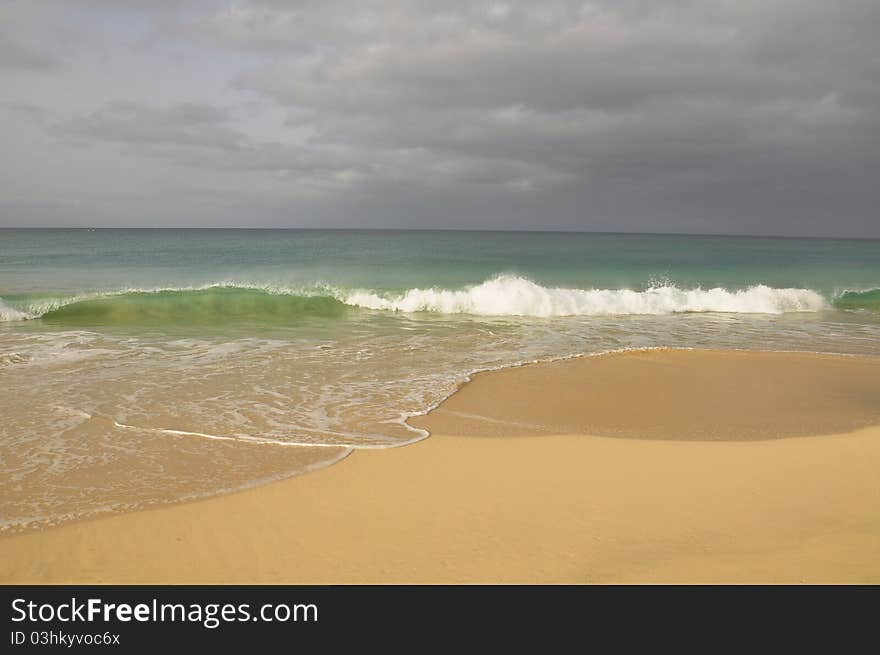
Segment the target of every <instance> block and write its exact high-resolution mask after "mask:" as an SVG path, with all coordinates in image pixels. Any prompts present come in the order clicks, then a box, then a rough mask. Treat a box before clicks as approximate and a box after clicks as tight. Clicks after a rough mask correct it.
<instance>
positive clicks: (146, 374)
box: [0, 229, 880, 531]
mask: <svg viewBox="0 0 880 655" xmlns="http://www.w3.org/2000/svg"><path fill="white" fill-rule="evenodd" d="M657 347H687V348H736V349H761V350H798V351H811V352H834V353H851V354H872V355H877V354H880V241H878V240H843V239H794V238H791V239H790V238H758V237H716V236H679V235H639V234H588V233H549V232H548V233H543V232H449V231H357V230H223V229H217V230H186V229H155V230H153V229H95V230H92V229H46V230H37V229H34V230H29V229H0V416H2V419H0V421H2V422H0V473H2V475H0V531H18V530H22V529H29V528H35V527H39V526H43V525H49V524H55V523H58V522H62V521H66V520H72V519H76V518H82V517H86V516H94V515H97V514H101V513H106V512H114V511H122V510H126V509H134V508H141V507H148V506H151V505H156V504H162V503H168V502H176V501H181V500H186V499H191V498H198V497H204V496H210V495H215V494H219V493H224V492H228V491H233V490H236V489H241V488H245V487H248V486H252V485H256V484H262V483H264V482H267V481H270V480H277V479H282V478H285V477H289V476H291V475H296V474H299V473H303V472H306V471H309V470H313V469H315V468H320V467H322V466H326V465H329V464H332V463H334V462H337V461H339V460H340V459H342V458H344V457H345V456H347V455H349V454H350V453H351V452H353V451H355V450H357V449H363V448H386V447H392V446H398V445H402V444H406V443H410V442H413V441H415V440H418V439H422V438H425V437H426V436H427V435H426V434H425V433H424V432H423V431H420V430H417V429H415V428H412V427H410V426H409V425H407V423H406V419H407V418H408V417H410V416H413V415H417V414H421V413H424V412H426V411H428V410H429V409H430V408H432V407H434V406H435V405H436V404H437V403H439V402H441V401H442V400H443V399H444V398H446V397H448V396H449V394H451V393H453V392H454V391H455V389H456V388H457V387H458V386H459V385H460V384H461V383H462V382H464V381H466V380H467V379H468V377H469V376H470V375H471V374H473V373H474V372H476V371H480V370H487V369H496V368H502V367H507V366H513V365H517V364H521V363H524V362H530V361H538V360H549V359H554V358H563V357H570V356H575V355H588V354H600V353H603V352H608V351H616V350H621V349H632V348H657ZM633 409H634V411H637V409H638V408H633Z"/></svg>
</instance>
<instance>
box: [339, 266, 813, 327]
mask: <svg viewBox="0 0 880 655" xmlns="http://www.w3.org/2000/svg"><path fill="white" fill-rule="evenodd" d="M342 300H343V302H345V303H346V304H348V305H354V306H357V307H364V308H368V309H379V310H392V311H400V312H437V313H442V314H475V315H478V316H535V317H553V316H602V315H612V314H618V315H620V314H672V313H678V312H728V313H743V314H781V313H784V312H817V311H820V310H822V309H824V308H825V307H826V306H827V303H826V302H825V299H824V298H823V297H822V296H821V295H820V294H819V293H817V292H816V291H813V290H812V289H775V288H771V287H768V286H765V285H763V284H758V285H755V286H751V287H749V288H747V289H742V290H737V291H731V290H728V289H723V288H720V287H717V288H713V289H702V288H693V289H681V288H679V287H677V286H674V285H664V286H657V287H652V288H650V289H646V290H644V291H632V290H630V289H567V288H551V287H544V286H541V285H540V284H537V283H535V282H533V281H531V280H528V279H526V278H522V277H517V276H512V275H503V276H499V277H496V278H493V279H490V280H486V281H485V282H482V283H481V284H477V285H474V286H471V287H467V288H465V289H461V290H447V289H409V290H407V291H406V292H404V293H402V294H398V295H380V294H378V293H376V292H374V291H369V290H363V291H355V292H351V293H349V294H348V295H346V296H345V297H344V298H343V299H342Z"/></svg>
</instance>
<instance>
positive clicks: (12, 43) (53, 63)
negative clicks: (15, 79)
mask: <svg viewBox="0 0 880 655" xmlns="http://www.w3.org/2000/svg"><path fill="white" fill-rule="evenodd" d="M59 65H60V62H59V61H58V59H57V58H56V57H55V56H54V55H51V54H49V53H47V52H43V51H41V50H40V49H38V48H35V47H33V46H30V45H26V44H24V43H21V42H18V41H16V40H15V39H13V38H11V37H9V36H6V35H4V34H0V69H3V68H6V69H24V70H34V71H46V70H52V69H54V68H57V67H58V66H59Z"/></svg>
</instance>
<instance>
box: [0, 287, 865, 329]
mask: <svg viewBox="0 0 880 655" xmlns="http://www.w3.org/2000/svg"><path fill="white" fill-rule="evenodd" d="M829 308H836V309H843V310H849V309H880V289H872V290H868V291H845V292H843V293H841V294H839V295H837V296H836V297H835V298H833V299H832V300H831V301H830V302H829V301H828V300H826V298H825V297H824V296H823V295H822V294H821V293H819V292H818V291H815V290H813V289H804V288H775V287H770V286H767V285H764V284H756V285H752V286H749V287H746V288H742V289H726V288H723V287H712V288H703V287H681V286H678V285H675V284H672V283H666V284H659V285H652V286H649V287H648V288H645V289H641V290H637V289H582V288H574V287H552V286H544V285H541V284H539V283H537V282H535V281H533V280H530V279H528V278H525V277H521V276H517V275H498V276H495V277H492V278H489V279H487V280H484V281H482V282H480V283H478V284H473V285H469V286H465V287H463V288H458V289H446V288H440V287H425V288H421V287H414V288H409V289H404V290H401V291H387V290H377V289H340V288H334V287H329V286H321V285H315V286H312V287H301V288H292V287H277V286H271V285H265V286H260V285H239V284H225V283H224V284H217V285H209V286H204V287H181V288H163V289H123V290H119V291H111V292H100V293H90V294H81V295H75V296H69V297H62V298H48V299H47V298H41V299H30V300H22V299H16V300H15V301H14V302H13V301H11V300H10V301H4V300H3V299H2V298H0V321H22V320H28V319H39V320H42V321H44V322H46V323H51V324H63V325H69V326H77V325H102V324H112V325H126V324H178V325H190V324H191V325H208V324H224V323H235V322H254V323H269V324H278V325H284V324H291V323H296V322H297V321H298V320H301V319H305V318H308V317H313V318H325V319H333V318H340V317H342V316H344V315H346V313H348V312H350V311H352V310H369V311H378V312H389V313H406V314H418V313H431V314H446V315H473V316H486V317H493V316H494V317H504V316H518V317H535V318H553V317H566V316H625V315H666V314H677V313H708V312H716V313H731V314H783V313H789V312H819V311H822V310H826V309H829Z"/></svg>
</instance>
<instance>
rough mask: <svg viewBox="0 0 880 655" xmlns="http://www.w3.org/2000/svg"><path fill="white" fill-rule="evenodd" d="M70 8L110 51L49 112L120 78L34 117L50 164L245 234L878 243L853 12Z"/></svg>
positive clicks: (433, 6)
mask: <svg viewBox="0 0 880 655" xmlns="http://www.w3.org/2000/svg"><path fill="white" fill-rule="evenodd" d="M37 4H39V3H37ZM75 4H76V6H77V7H78V12H79V14H78V16H79V20H80V21H85V26H84V27H83V28H82V29H83V30H85V29H88V28H90V27H93V26H95V25H97V26H99V27H100V28H101V29H95V30H94V31H93V32H90V34H98V35H100V34H106V33H112V34H113V35H114V36H113V41H112V43H111V44H100V43H99V44H93V46H89V45H88V40H87V39H82V40H80V41H77V43H78V44H79V45H78V46H77V47H82V48H85V50H82V51H81V52H79V51H78V52H79V54H77V55H76V56H72V58H71V61H69V62H68V61H65V72H64V73H63V75H61V76H60V77H65V76H69V85H70V88H71V89H72V90H73V89H75V88H76V87H75V86H73V85H74V84H75V82H76V81H77V80H79V79H80V77H81V78H82V79H86V80H90V79H92V77H93V76H94V75H95V74H96V73H97V72H100V70H101V67H102V66H103V64H102V62H103V61H105V60H107V58H108V57H109V58H110V59H111V60H112V59H113V58H114V57H116V56H123V55H124V56H126V57H129V58H130V60H131V62H132V66H134V67H135V68H134V69H133V70H132V71H131V72H132V79H131V80H116V82H117V83H120V86H121V87H122V89H121V90H120V92H119V93H115V94H114V95H115V97H121V98H129V99H128V100H126V101H124V102H119V101H116V102H109V101H108V99H107V98H106V97H104V98H97V97H96V98H95V101H94V102H93V103H91V108H90V109H88V110H85V111H84V110H82V109H81V108H78V109H76V110H71V109H67V108H66V107H65V101H64V99H63V98H62V99H60V100H59V101H58V104H57V105H56V106H46V107H44V109H45V111H46V112H48V113H51V114H52V115H53V116H55V120H54V122H51V121H50V122H51V127H49V128H48V129H49V134H50V135H51V137H52V138H53V139H55V141H56V145H57V147H59V148H62V147H67V145H66V144H74V145H75V144H76V143H83V142H88V143H97V144H104V145H105V146H107V147H112V148H115V149H116V151H115V152H116V155H114V156H117V155H118V156H124V157H128V158H130V159H131V161H132V162H134V161H136V160H138V159H139V158H140V159H144V160H146V159H149V161H150V162H152V163H149V164H144V166H154V165H158V164H157V162H165V163H166V164H167V166H169V167H172V168H173V170H175V171H176V172H177V173H176V174H177V175H178V176H179V182H180V183H181V184H183V182H184V181H185V180H186V179H188V176H191V178H192V180H193V183H194V184H195V181H196V179H197V180H198V188H199V189H200V191H199V193H200V194H202V195H203V194H204V193H205V192H206V191H205V190H206V189H210V188H211V186H212V180H213V181H214V182H213V184H214V185H215V186H216V188H217V193H218V194H219V195H220V196H222V197H226V196H229V197H232V195H234V196H235V198H237V200H236V201H235V204H236V206H240V204H241V198H243V197H247V196H248V194H249V193H254V192H255V190H256V189H258V190H259V194H260V195H259V197H254V198H253V206H254V207H255V208H256V209H255V211H259V208H260V207H262V208H263V211H265V215H266V216H267V217H268V218H267V219H266V220H270V221H275V222H277V221H284V220H286V219H284V218H283V217H284V216H285V215H286V213H285V210H284V208H285V207H289V208H290V212H291V213H292V214H293V215H296V216H297V217H299V218H298V220H300V221H303V220H306V219H304V218H302V217H303V212H302V211H300V209H301V208H302V207H307V208H308V212H312V214H310V215H311V216H312V217H313V218H311V219H308V222H310V224H314V221H320V220H328V221H335V222H336V224H338V222H339V221H342V222H345V221H352V222H353V223H354V224H358V225H373V226H394V227H405V226H412V227H425V226H427V227H430V226H432V225H433V224H434V223H433V222H435V221H441V222H442V224H443V225H445V226H451V227H452V226H454V227H468V226H470V227H529V228H534V227H547V228H553V227H559V228H567V229H568V228H571V229H621V230H650V231H664V230H676V231H681V230H684V231H691V230H695V231H709V232H767V233H809V234H832V233H834V234H850V235H874V236H880V219H878V218H877V215H876V210H875V207H877V206H878V205H880V185H878V184H877V182H878V180H877V174H878V170H880V85H878V84H877V80H878V79H880V45H878V41H877V39H876V36H875V29H876V25H878V24H880V5H878V4H877V3H876V2H874V1H871V0H843V1H841V2H838V3H833V4H831V3H827V2H824V1H820V0H762V1H760V2H759V1H757V0H743V1H742V2H727V1H725V0H703V1H696V0H661V1H648V0H617V1H612V0H599V1H595V2H580V1H578V2H574V1H572V2H567V1H558V2H553V1H549V2H541V3H534V2H518V1H516V2H514V1H511V2H482V3H477V2H459V1H455V2H444V3H434V2H428V1H427V0H424V1H420V0H408V1H399V2H392V1H391V0H378V1H372V2H354V1H351V2H338V3H323V2H313V1H300V2H285V1H282V0H253V1H250V2H246V1H241V2H219V1H218V2H211V1H209V0H204V1H201V0H190V1H187V2H182V3H172V4H168V3H149V2H144V1H142V0H132V1H131V2H118V3H102V2H99V1H98V0H76V2H75ZM41 16H42V19H41V20H44V21H45V20H49V19H48V18H46V15H45V14H41ZM32 22H33V21H32ZM67 29H74V30H75V29H76V27H75V26H74V27H73V28H70V27H68V28H67ZM35 34H36V32H35ZM32 36H33V35H32ZM29 42H32V41H29ZM0 43H2V42H0ZM83 44H86V45H83ZM102 47H104V48H110V50H109V54H108V51H106V50H101V48H102ZM89 48H92V49H91V50H90V49H89ZM2 58H3V50H2V46H0V60H2ZM169 61H179V62H183V63H184V64H186V65H184V66H181V70H180V71H176V70H171V69H169V68H168V65H169V63H168V62H169ZM138 67H141V68H138ZM68 68H69V72H68ZM185 75H188V76H190V78H191V79H188V78H186V77H184V76H185ZM77 76H80V77H77ZM90 76H92V77H90ZM151 76H152V78H155V80H156V82H155V83H154V84H151V82H150V80H151ZM166 79H167V80H171V81H173V82H176V83H175V84H173V85H171V86H169V84H168V83H166V82H165V81H164V80H166ZM160 81H161V82H160ZM187 82H191V84H187ZM91 83H92V84H93V85H94V82H91ZM109 84H110V82H109V81H108V85H109ZM25 86H26V85H25ZM151 87H152V88H155V89H167V88H173V89H176V91H173V92H162V91H159V92H158V93H155V94H154V95H155V96H156V97H155V98H146V97H144V96H145V95H149V94H147V93H145V89H149V88H151ZM22 88H24V87H22ZM34 88H35V89H37V88H38V86H37V84H36V82H34ZM126 89H128V92H129V93H130V94H131V95H130V96H127V95H126V91H125V90H126ZM181 89H184V91H181ZM25 90H26V89H25ZM35 93H36V92H35ZM92 93H94V91H92ZM184 94H185V95H186V99H184V98H183V97H182V96H183V95H184ZM44 95H45V93H44ZM77 97H78V98H79V97H80V96H79V95H78V96H77ZM135 97H136V98H137V99H135ZM11 100H12V101H13V102H18V103H21V104H39V97H37V95H35V96H34V97H33V98H31V97H28V96H27V94H26V93H23V94H22V96H21V97H15V98H12V99H11ZM44 122H45V121H44ZM71 147H73V145H71ZM81 150H82V152H83V154H81V157H82V158H83V161H84V162H87V161H88V157H89V155H88V154H87V151H88V150H89V149H81ZM188 197H189V196H187V195H185V194H180V195H179V196H177V197H175V196H174V195H173V194H169V196H168V197H167V198H163V199H162V202H168V203H173V202H175V201H178V202H180V203H181V204H186V203H187V202H189V200H188ZM200 197H201V196H200ZM438 204H439V205H441V206H442V207H443V209H442V210H438V208H437V207H438ZM353 212H356V213H357V216H356V217H353ZM441 215H442V216H443V218H440V216H441ZM318 217H320V218H318ZM224 220H227V219H224ZM228 220H232V219H231V218H229V219H228Z"/></svg>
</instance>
